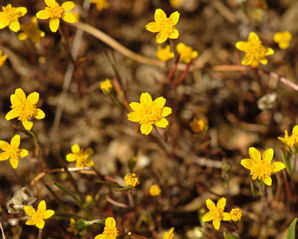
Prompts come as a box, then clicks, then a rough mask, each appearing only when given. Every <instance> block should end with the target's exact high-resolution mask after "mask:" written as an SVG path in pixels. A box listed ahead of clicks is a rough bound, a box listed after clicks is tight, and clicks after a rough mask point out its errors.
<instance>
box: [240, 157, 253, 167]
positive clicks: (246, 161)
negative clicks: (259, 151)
mask: <svg viewBox="0 0 298 239" xmlns="http://www.w3.org/2000/svg"><path fill="white" fill-rule="evenodd" d="M240 164H241V165H242V166H243V167H244V168H247V169H251V168H252V167H253V161H252V160H251V159H242V160H241V162H240Z"/></svg>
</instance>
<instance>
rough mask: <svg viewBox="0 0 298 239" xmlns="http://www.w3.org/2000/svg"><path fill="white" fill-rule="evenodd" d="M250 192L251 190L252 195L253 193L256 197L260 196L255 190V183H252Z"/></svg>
mask: <svg viewBox="0 0 298 239" xmlns="http://www.w3.org/2000/svg"><path fill="white" fill-rule="evenodd" d="M250 190H251V193H252V195H253V196H254V197H257V196H258V194H257V193H256V189H255V184H254V182H251V183H250Z"/></svg>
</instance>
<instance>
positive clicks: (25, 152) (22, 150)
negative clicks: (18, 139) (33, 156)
mask: <svg viewBox="0 0 298 239" xmlns="http://www.w3.org/2000/svg"><path fill="white" fill-rule="evenodd" d="M27 155H28V150H27V149H21V152H20V157H21V158H24V157H26V156H27Z"/></svg>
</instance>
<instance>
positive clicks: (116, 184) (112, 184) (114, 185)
mask: <svg viewBox="0 0 298 239" xmlns="http://www.w3.org/2000/svg"><path fill="white" fill-rule="evenodd" d="M96 182H97V183H102V184H106V185H108V186H111V187H114V188H122V187H121V186H120V185H119V184H118V183H112V182H108V181H103V180H97V181H96Z"/></svg>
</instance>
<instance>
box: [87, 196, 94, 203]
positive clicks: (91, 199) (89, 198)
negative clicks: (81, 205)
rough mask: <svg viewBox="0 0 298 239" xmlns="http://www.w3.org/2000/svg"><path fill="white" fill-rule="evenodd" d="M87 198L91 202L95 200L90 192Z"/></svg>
mask: <svg viewBox="0 0 298 239" xmlns="http://www.w3.org/2000/svg"><path fill="white" fill-rule="evenodd" d="M85 200H86V202H88V203H91V202H93V197H92V196H91V195H90V194H88V195H87V196H86V199H85Z"/></svg>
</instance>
